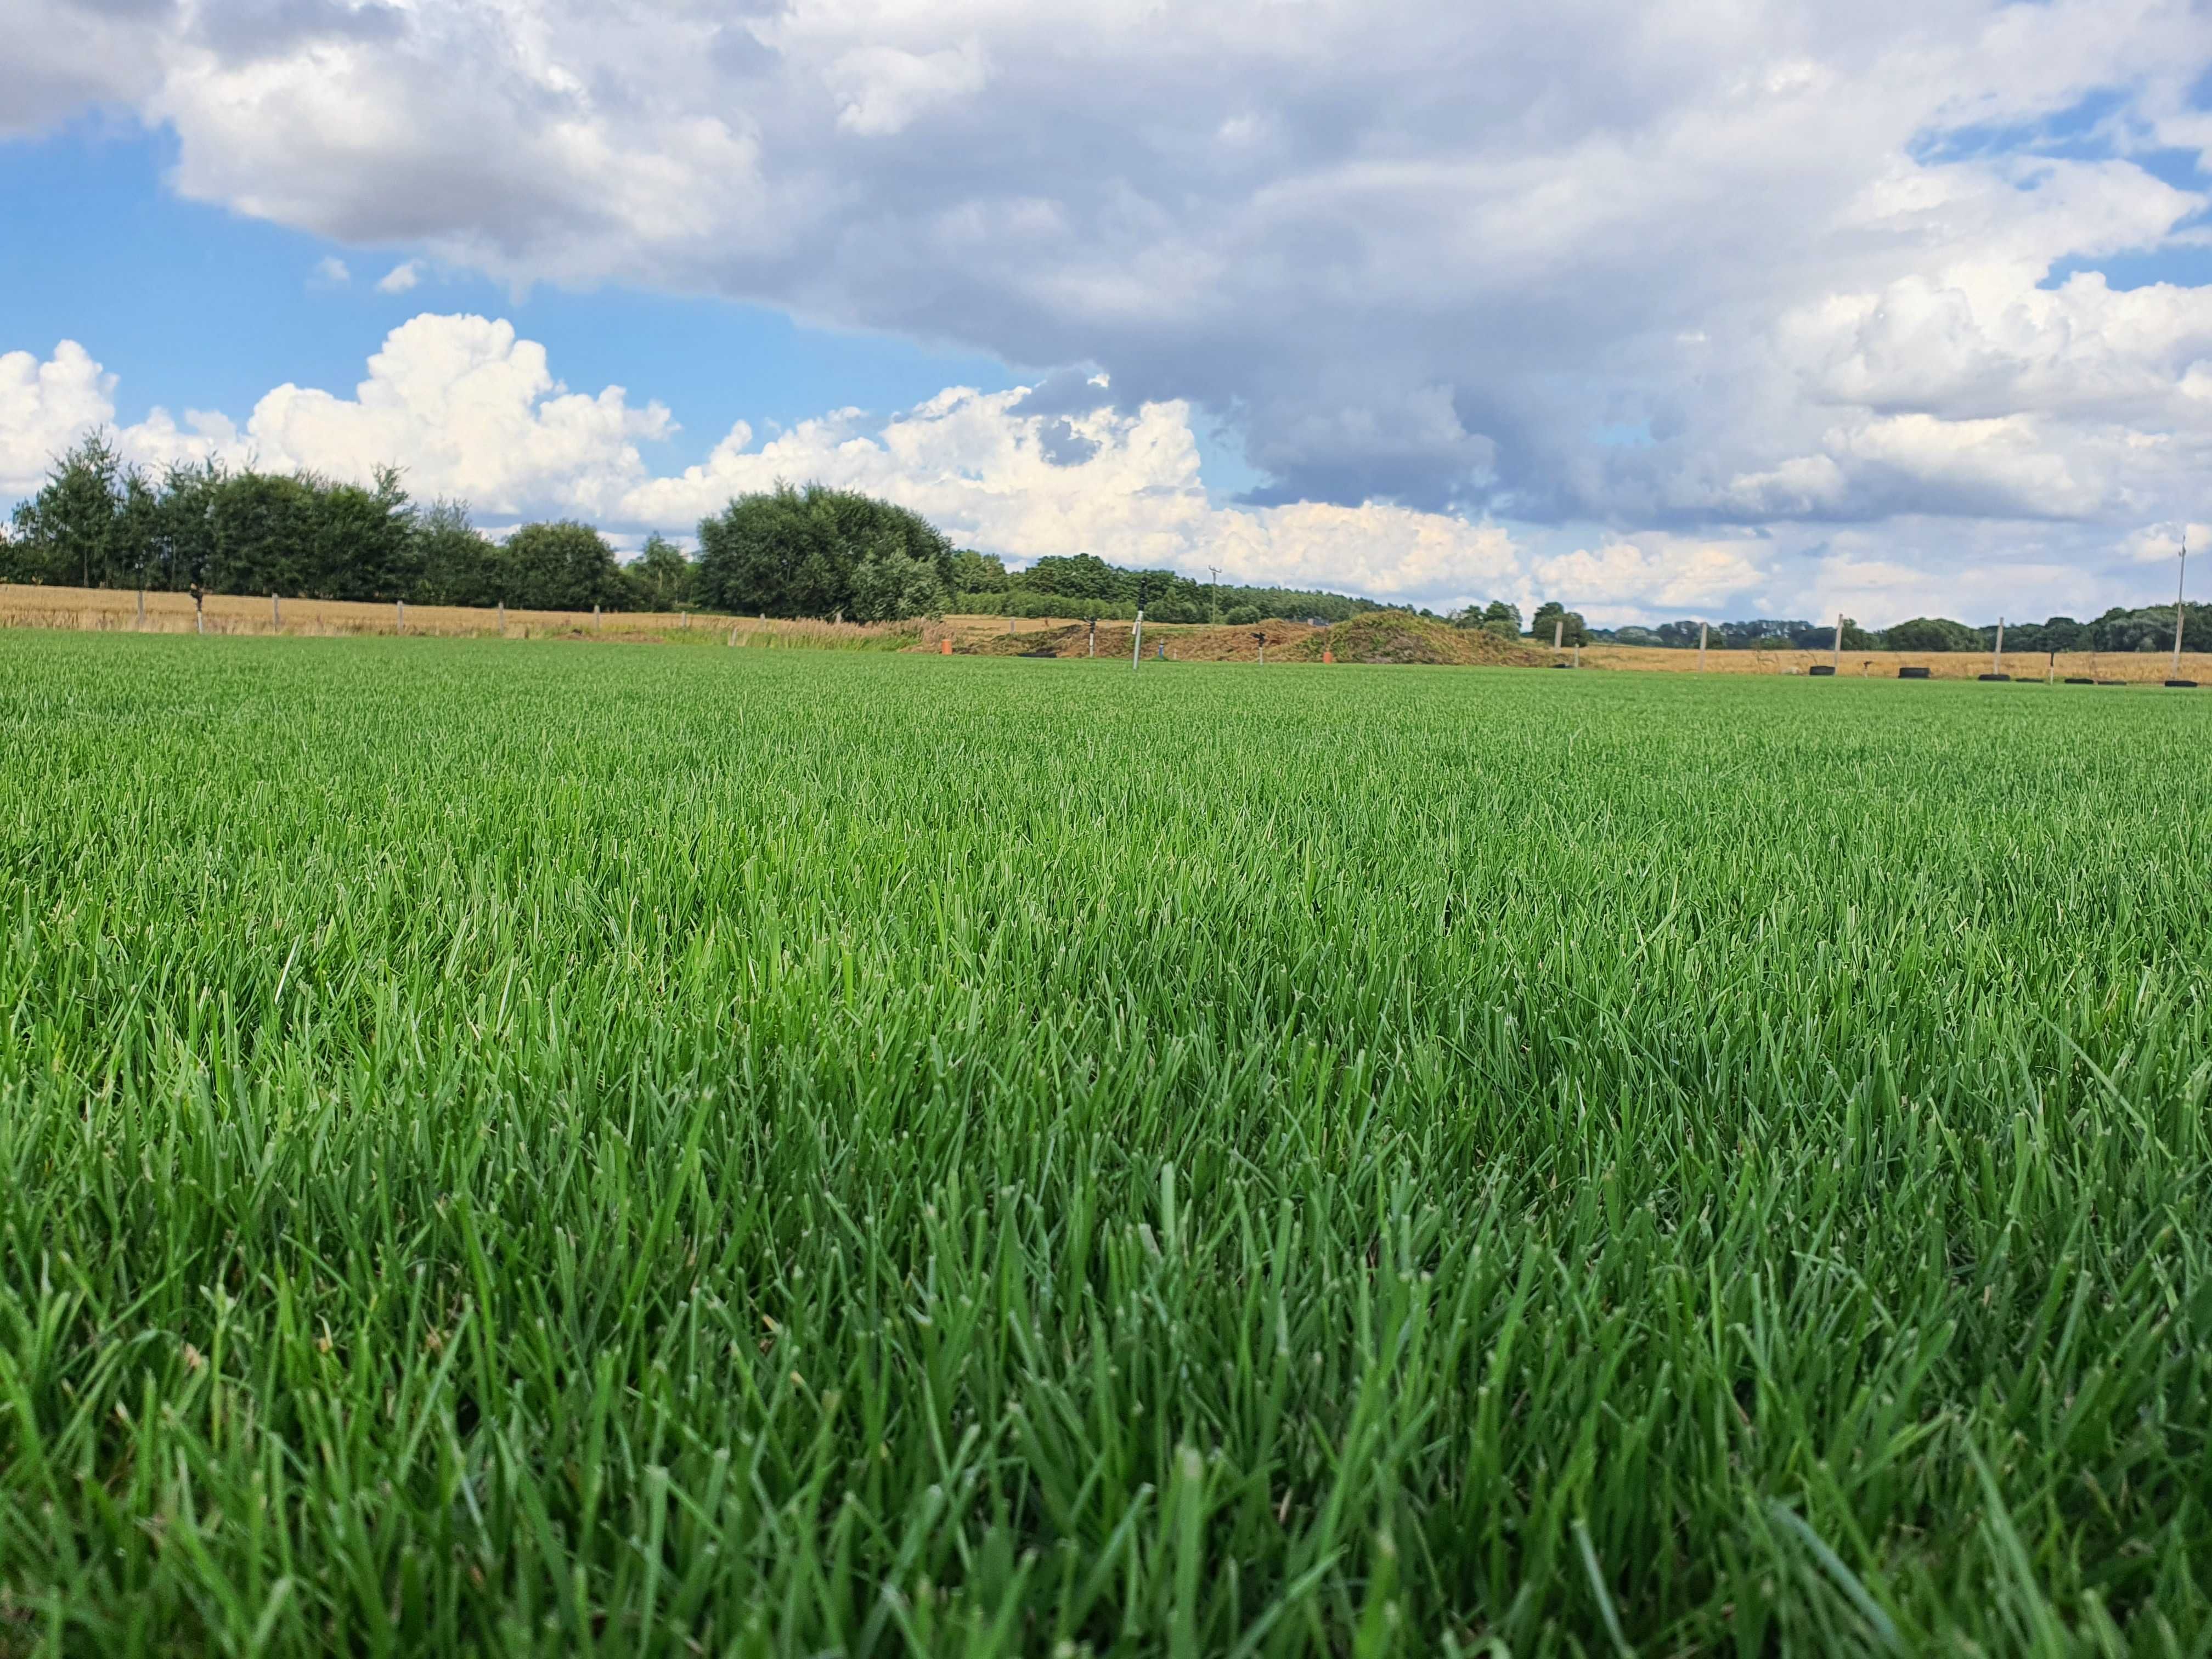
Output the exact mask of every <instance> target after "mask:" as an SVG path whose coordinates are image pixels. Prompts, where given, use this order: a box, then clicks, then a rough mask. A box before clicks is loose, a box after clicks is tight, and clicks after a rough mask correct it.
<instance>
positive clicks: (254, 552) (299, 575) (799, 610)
mask: <svg viewBox="0 0 2212 1659" xmlns="http://www.w3.org/2000/svg"><path fill="white" fill-rule="evenodd" d="M0 581H11V582H34V583H41V584H50V585H58V586H82V587H143V588H148V589H157V590H167V591H175V592H185V591H189V590H192V589H197V590H199V591H201V592H210V593H252V594H261V593H276V594H280V595H283V596H284V597H286V598H299V599H353V600H373V601H383V602H386V603H389V602H391V601H392V600H395V599H403V600H406V601H408V602H410V603H414V604H422V605H484V606H489V605H501V604H504V605H512V606H514V607H517V608H519V609H525V610H546V611H563V610H579V609H586V608H589V607H591V606H593V605H600V606H605V607H606V608H609V609H613V610H651V611H666V610H674V609H678V608H694V607H696V608H697V609H701V610H705V611H721V612H726V613H730V614H736V615H748V616H751V615H758V616H766V617H829V618H835V619H839V620H844V621H851V622H863V623H866V622H886V621H896V620H901V619H903V618H907V617H919V616H933V615H941V614H942V613H944V612H945V611H951V610H963V611H975V612H981V613H984V614H989V615H1007V616H1054V617H1131V616H1134V615H1135V614H1136V611H1137V608H1138V607H1139V605H1142V606H1143V607H1145V609H1146V614H1147V615H1149V616H1151V617H1152V618H1154V619H1155V620H1157V621H1160V622H1191V623H1203V622H1208V621H1225V622H1230V623H1240V622H1249V621H1257V620H1258V619H1259V618H1261V617H1316V618H1319V619H1321V620H1323V621H1328V622H1337V621H1341V620H1343V619H1344V618H1345V617H1350V616H1353V615H1356V614H1357V613H1358V612H1359V611H1367V610H1376V609H1379V608H1380V607H1378V606H1376V605H1375V603H1374V601H1372V600H1370V599H1352V598H1349V597H1347V596H1346V595H1344V594H1340V593H1322V592H1308V591H1304V590H1301V589H1294V588H1275V587H1245V586H1223V585H1219V584H1211V583H1201V582H1199V581H1196V580H1193V579H1192V578H1190V577H1188V576H1184V575H1182V574H1177V573H1176V572H1174V571H1170V570H1125V569H1122V568H1120V567H1118V566H1115V565H1111V564H1109V563H1107V562H1105V561H1104V560H1103V559H1100V558H1097V557H1096V556H1093V555H1091V554H1087V553H1085V554H1078V555H1075V556H1070V557H1064V558H1060V557H1054V558H1045V559H1040V560H1039V561H1037V562H1036V564H1034V565H1032V566H1031V567H1030V568H1028V569H1026V570H1023V571H1019V572H1009V571H1008V570H1007V569H1006V565H1005V564H1004V562H1002V561H1000V559H998V558H996V557H994V556H990V555H988V554H983V553H977V552H974V551H972V550H963V549H958V548H956V547H954V546H953V544H952V543H951V540H950V539H949V538H946V537H945V534H944V532H941V531H939V529H938V528H937V527H936V526H933V525H932V524H931V523H929V521H928V520H926V519H924V518H922V517H921V515H920V514H919V513H914V512H911V511H909V510H908V509H907V508H905V507H896V506H894V505H892V504H891V503H890V502H888V501H878V500H875V499H874V498H872V497H871V496H867V495H860V494H859V493H857V492H855V491H853V490H845V489H829V488H828V487H827V486H824V485H822V484H807V485H805V486H804V487H798V486H793V485H790V484H778V485H777V486H776V487H775V489H768V490H761V491H756V492H753V493H750V494H748V495H739V496H738V497H736V498H735V499H733V500H732V501H730V502H729V504H728V505H727V506H726V507H724V508H723V509H722V510H721V511H720V512H719V513H711V514H709V515H708V516H707V517H706V518H704V519H702V520H700V523H699V539H698V554H697V556H696V558H695V557H692V556H689V555H687V554H685V553H684V550H682V549H681V548H678V546H676V545H675V544H673V543H671V542H670V541H668V540H667V539H666V538H663V537H660V536H658V535H655V536H653V537H651V538H647V542H646V544H645V548H644V550H643V552H642V553H641V555H640V556H639V557H637V558H636V559H635V560H634V561H632V562H630V563H629V564H628V565H624V564H622V563H621V562H618V561H617V558H616V556H615V552H614V550H613V547H612V546H611V544H609V542H608V541H607V539H606V538H605V537H604V536H603V535H601V534H600V533H599V531H598V530H597V529H595V528H594V527H592V526H590V525H586V524H580V523H577V522H575V521H574V520H561V521H558V522H553V523H533V524H526V525H523V526H520V528H518V529H516V530H514V531H513V532H510V533H509V534H508V535H507V536H506V537H505V538H501V539H499V540H494V539H492V538H490V537H488V536H486V535H484V534H483V533H482V532H479V531H478V530H477V527H476V526H475V525H474V523H473V522H472V520H471V514H470V509H469V507H468V504H467V503H466V502H465V501H430V502H416V501H411V500H410V499H409V496H408V494H407V491H406V489H404V487H403V485H402V483H401V480H400V475H399V473H398V470H397V469H396V468H392V467H384V468H380V469H379V470H378V471H376V473H375V474H374V478H373V479H372V481H371V482H370V483H368V484H367V485H362V484H355V483H340V482H338V481H336V480H333V479H331V478H327V477H322V476H320V475H319V474H316V473H313V472H289V473H276V472H264V471H260V470H258V469H257V468H254V467H252V466H246V467H235V468H234V467H228V466H225V465H222V463H220V462H216V461H207V462H199V463H184V464H179V465H172V466H170V467H168V468H167V469H166V470H163V471H158V472H155V471H148V470H147V469H144V468H142V467H137V466H133V465H129V464H127V463H126V462H125V460H124V459H123V458H122V456H121V454H120V453H118V450H117V449H116V447H115V446H114V444H113V442H112V441H111V440H110V439H109V438H108V437H107V436H106V435H105V434H99V433H95V434H94V435H92V436H90V437H88V438H86V439H85V440H84V441H82V442H81V443H79V444H77V445H76V447H74V448H72V449H70V450H69V451H68V452H67V453H64V454H63V455H61V456H59V457H58V458H57V459H56V460H55V462H54V465H53V466H52V470H51V471H50V472H49V473H48V475H47V477H46V483H45V484H44V485H43V487H42V488H41V489H40V490H39V492H38V494H37V495H34V496H33V497H32V498H31V499H30V500H28V501H24V502H22V503H21V505H20V506H19V507H17V508H16V509H15V513H14V516H13V518H12V520H11V521H10V522H9V526H7V528H6V531H5V532H4V533H0Z"/></svg>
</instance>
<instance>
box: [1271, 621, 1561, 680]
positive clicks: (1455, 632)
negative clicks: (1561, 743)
mask: <svg viewBox="0 0 2212 1659" xmlns="http://www.w3.org/2000/svg"><path fill="white" fill-rule="evenodd" d="M1323 651H1328V653H1330V654H1332V655H1333V656H1334V657H1335V659H1336V660H1337V661H1339V662H1368V663H1391V662H1397V663H1449V664H1454V665H1459V666H1462V667H1464V666H1468V665H1477V664H1480V665H1495V666H1498V667H1508V668H1541V667H1542V666H1543V665H1545V664H1547V663H1548V662H1550V661H1551V660H1552V656H1551V653H1549V652H1547V651H1544V650H1541V649H1539V648H1538V647H1534V646H1532V645H1523V644H1522V643H1521V642H1520V641H1517V640H1504V639H1500V638H1498V635H1495V634H1486V633H1484V632H1483V631H1482V630H1481V629H1474V628H1454V627H1451V626H1450V625H1449V624H1448V623H1440V622H1437V621H1434V620H1432V619H1431V618H1430V617H1416V616H1414V615H1413V613H1412V612H1410V611H1367V612H1365V613H1364V614H1363V615H1361V616H1357V617H1353V618H1352V620H1351V621H1350V622H1341V623H1337V625H1336V626H1335V627H1334V628H1331V629H1323V630H1321V631H1319V632H1316V633H1315V634H1314V635H1313V636H1312V637H1311V638H1310V639H1307V640H1304V641H1301V642H1300V644H1299V646H1298V647H1297V651H1296V654H1297V656H1298V657H1299V658H1300V659H1304V660H1306V661H1319V660H1320V659H1321V653H1322V652H1323Z"/></svg>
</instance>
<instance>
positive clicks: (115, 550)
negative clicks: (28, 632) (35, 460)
mask: <svg viewBox="0 0 2212 1659" xmlns="http://www.w3.org/2000/svg"><path fill="white" fill-rule="evenodd" d="M124 490H125V469H124V466H123V460H122V457H121V455H120V454H119V453H118V452H117V450H116V447H115V445H114V443H113V442H112V441H111V440H110V439H109V437H108V435H106V433H105V432H93V433H89V434H88V435H86V436H84V437H83V438H82V439H81V440H79V441H77V442H76V444H75V445H74V446H72V447H70V448H69V449H68V450H66V451H64V453H61V454H60V455H58V456H57V457H55V459H54V462H53V465H52V467H51V468H50V469H49V470H48V471H47V473H46V483H44V484H43V485H42V486H40V489H39V493H38V494H37V495H33V496H32V497H31V499H30V500H28V501H24V502H22V503H21V504H20V505H19V506H18V507H16V508H15V515H14V520H13V522H14V534H13V535H12V536H10V537H9V540H8V544H7V548H6V559H7V568H6V569H5V571H4V572H0V574H4V575H5V577H6V579H7V580H9V581H18V582H40V583H45V584H48V585H52V586H77V587H106V586H111V585H112V584H113V583H114V582H115V581H116V580H117V578H118V576H124V575H126V574H127V573H129V572H130V571H131V568H132V566H133V565H134V564H135V563H136V562H137V561H136V560H134V559H132V558H131V556H130V553H129V550H127V549H125V548H124V547H123V546H121V544H120V543H121V532H122V528H123V526H122V524H121V522H120V520H121V519H122V513H123V499H124Z"/></svg>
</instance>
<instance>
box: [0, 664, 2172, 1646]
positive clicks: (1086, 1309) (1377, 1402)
mask: <svg viewBox="0 0 2212 1659" xmlns="http://www.w3.org/2000/svg"><path fill="white" fill-rule="evenodd" d="M2205 710H2206V705H2203V704H2200V703H2199V702H2197V701H2196V700H2194V699H2188V698H2178V697H2168V696H2160V695H2158V694H2155V693H2151V692H2124V693H2118V694H2115V695H2114V696H2110V697H2094V698H2093V697H2081V698H2060V697H2051V696H2029V695H2009V694H2008V695H1996V696H1992V695H1990V694H1989V693H1988V692H1987V691H1986V690H1979V689H1974V690H1970V689H1966V688H1961V687H1955V686H1953V687H1945V686H1941V685H1939V686H1935V687H1932V688H1930V687H1899V686H1898V685H1896V684H1893V683H1891V684H1852V683H1850V682H1848V681H1846V682H1842V683H1838V684H1824V683H1813V682H1807V681H1803V680H1794V681H1793V680H1788V679H1781V678H1772V679H1767V680H1745V679H1723V678H1708V679H1705V680H1702V681H1700V680H1695V679H1685V678H1672V677H1645V676H1627V675H1590V674H1585V675H1553V674H1541V673H1519V674H1510V673H1502V672H1498V673H1491V672H1483V671H1450V672H1447V671H1436V670H1422V669H1361V668H1344V669H1340V670H1339V671H1334V672H1331V673H1326V674H1324V673H1304V674H1282V675H1275V676H1265V675H1261V674H1258V673H1252V674H1224V673H1221V672H1219V671H1215V670H1209V669H1207V668H1205V667H1201V666H1191V667H1181V666H1178V665H1174V664H1168V665H1149V664H1148V665H1146V667H1145V669H1144V670H1143V671H1139V672H1134V673H1133V672H1132V671H1131V670H1130V668H1129V666H1128V665H1127V663H1126V662H1121V663H1118V664H1108V663H1103V662H1102V663H1100V664H1098V665H1096V666H1093V665H1087V664H1081V663H1064V664H1058V665H1039V664H1035V663H1015V662H997V661H989V660H979V659H956V660H954V661H951V662H946V661H944V660H943V659H934V658H929V657H918V656H866V655H858V654H848V655H832V654H825V653H800V652H790V653H781V652H777V653H754V652H740V651H726V652H719V653H703V652H674V651H655V650H646V649H637V648H630V647H611V648H610V649H607V650H604V651H589V652H544V651H541V652H532V651H514V650H509V649H507V648H506V647H501V646H499V645H496V644H494V643H489V642H471V641H431V640H411V641H410V640H397V641H394V640H382V641H368V640H356V641H348V640H325V641H287V640H245V639H239V640H231V639H204V640H202V639H191V638H187V639H177V638H173V637H136V636H131V635H91V634H59V633H47V634H33V633H15V634H9V635H0V743H4V751H0V752H4V754H5V757H6V758H5V761H4V763H0V893H4V894H5V896H6V903H7V913H6V915H5V918H4V923H5V927H6V933H5V939H4V945H0V1010H4V1011H5V1012H4V1018H5V1020H6V1028H5V1034H4V1036H5V1041H4V1044H0V1267H4V1274H5V1285H6V1292H7V1293H6V1295H5V1297H4V1298H0V1650H4V1651H8V1652H13V1653H22V1654H30V1653H33V1652H40V1653H44V1652H49V1651H51V1652H57V1653H64V1654H70V1653H76V1654H88V1655H99V1656H101V1659H115V1656H125V1655H133V1654H142V1653H144V1654H155V1653H159V1654H185V1653H195V1654H196V1653H202V1652H208V1651H215V1650H222V1651H226V1652H237V1653H246V1652H257V1653H272V1654H302V1655H304V1654H311V1653H328V1652H332V1651H342V1652H351V1653H362V1654H410V1655H412V1654H420V1653H447V1652H461V1651H478V1652H489V1651H499V1652H528V1651H544V1652H585V1651H592V1652H605V1653H622V1654H639V1653H653V1654H665V1655H669V1656H681V1655H690V1654H697V1653H710V1654H723V1653H756V1654H763V1655H764V1654H769V1653H811V1652H826V1651H842V1652H845V1653H852V1654H866V1655H890V1654H895V1653H954V1652H958V1653H963V1654H973V1653H990V1652H1004V1653H1016V1652H1021V1653H1031V1652H1034V1653H1050V1652H1055V1651H1066V1649H1064V1648H1062V1647H1061V1645H1060V1644H1072V1645H1073V1647H1074V1648H1076V1649H1078V1650H1081V1649H1088V1650H1095V1651H1097V1652H1100V1653H1105V1652H1127V1653H1152V1652H1162V1653H1168V1654H1172V1655H1195V1654H1200V1653H1236V1654H1285V1655H1288V1654H1300V1655H1305V1654H1312V1655H1323V1654H1327V1655H1337V1654H1358V1655H1363V1656H1364V1655H1375V1654H1383V1653H1391V1652H1455V1651H1456V1652H1461V1653H1474V1652H1478V1651H1480V1652H1486V1653H1490V1654H1504V1653H1511V1654H1516V1655H1522V1654H1549V1653H1559V1654H1567V1653H1580V1654H1601V1653H1602V1654H1617V1653H1621V1652H1626V1651H1630V1650H1635V1651H1639V1652H1644V1653H1650V1654H1672V1653H1708V1652H1711V1653H1718V1652H1728V1653H1738V1654H1769V1653H1784V1652H1841V1653H1878V1652H1915V1651H1935V1650H1940V1651H1945V1652H1959V1653H1971V1652H1979V1653H1983V1654H1990V1655H1996V1654H2015V1653H2033V1654H2039V1655H2058V1654H2062V1653H2069V1652H2075V1651H2080V1652H2084V1653H2128V1654H2138V1655H2143V1656H2152V1655H2159V1656H2166V1655H2178V1654H2185V1653H2201V1652H2203V1650H2204V1648H2205V1644H2206V1643H2207V1641H2208V1639H2212V1606H2209V1605H2208V1595H2209V1594H2212V1584H2208V1577H2207V1575H2208V1571H2212V1569H2208V1566H2207V1563H2208V1562H2212V1516H2208V1512H2207V1508H2206V1502H2207V1494H2208V1492H2212V1454H2209V1453H2208V1448H2207V1435H2208V1431H2212V1260H2208V1248H2212V1247H2209V1246H2208V1239H2207V1227H2206V1219H2207V1212H2206V1203H2207V1199H2206V1194H2207V1193H2208V1191H2212V1179H2208V1178H2212V1168H2208V1165H2209V1164H2212V1145H2209V1144H2208V1123H2207V1092H2208V1081H2212V1060H2208V1058H2207V1057H2208V1055H2212V1017H2208V1012H2207V1005H2206V992H2207V988H2208V987H2207V972H2208V970H2207V963H2208V962H2212V951H2208V945H2212V911H2209V910H2208V896H2207V888H2206V884H2205V880H2204V872H2205V869H2206V866H2207V858H2208V854H2212V833H2208V823H2207V813H2206V805H2205V803H2206V802H2207V801H2208V800H2212V788H2208V787H2207V779H2206V777H2205V775H2204V772H2205V764H2204V758H2203V757H2204V756H2205V754H2206V743H2205V738H2206V735H2207V731H2208V728H2207V725H2206V723H2205V720H2206V713H2205Z"/></svg>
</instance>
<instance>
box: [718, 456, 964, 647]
mask: <svg viewBox="0 0 2212 1659" xmlns="http://www.w3.org/2000/svg"><path fill="white" fill-rule="evenodd" d="M894 544H895V545H896V548H897V550H899V552H901V553H902V554H903V555H904V556H905V557H907V558H909V559H919V560H921V561H922V562H924V563H926V564H928V565H929V566H931V567H932V568H933V570H934V571H935V573H936V578H937V585H938V586H939V589H940V590H942V591H944V592H948V593H949V592H951V588H952V577H953V556H952V555H953V550H952V544H951V542H950V541H948V540H946V539H945V535H944V533H943V532H940V531H939V530H938V529H937V527H936V526H933V525H932V524H931V523H930V522H929V521H928V520H926V519H924V518H923V517H921V514H919V513H911V512H908V510H907V509H906V508H904V507H894V506H893V505H892V504H891V503H890V502H889V501H878V500H876V499H875V498H873V497H872V496H868V495H860V494H859V493H858V492H856V491H854V490H848V489H829V488H828V487H827V486H825V485H823V484H818V483H817V484H809V485H807V486H806V487H805V489H794V488H793V486H791V485H789V484H778V485H777V486H776V487H775V489H771V490H764V491H761V492H758V493H757V494H753V495H740V496H738V498H737V499H735V500H734V501H731V503H730V504H729V505H728V506H727V507H724V508H723V509H722V511H721V512H720V513H715V514H714V515H713V516H712V517H710V518H707V519H702V520H700V523H699V574H698V593H699V597H700V599H701V600H702V602H703V603H705V604H706V605H709V606H711V607H712V608H714V609H715V610H718V611H737V612H754V613H757V614H761V615H764V616H770V617H829V616H839V615H846V616H849V615H852V614H854V611H855V602H854V589H853V580H854V573H855V572H856V571H857V570H858V568H859V567H860V563H861V562H862V561H863V560H864V559H866V558H868V557H869V556H875V557H877V558H878V559H882V558H884V557H885V556H887V553H888V550H889V549H890V547H891V546H892V545H894Z"/></svg>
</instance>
